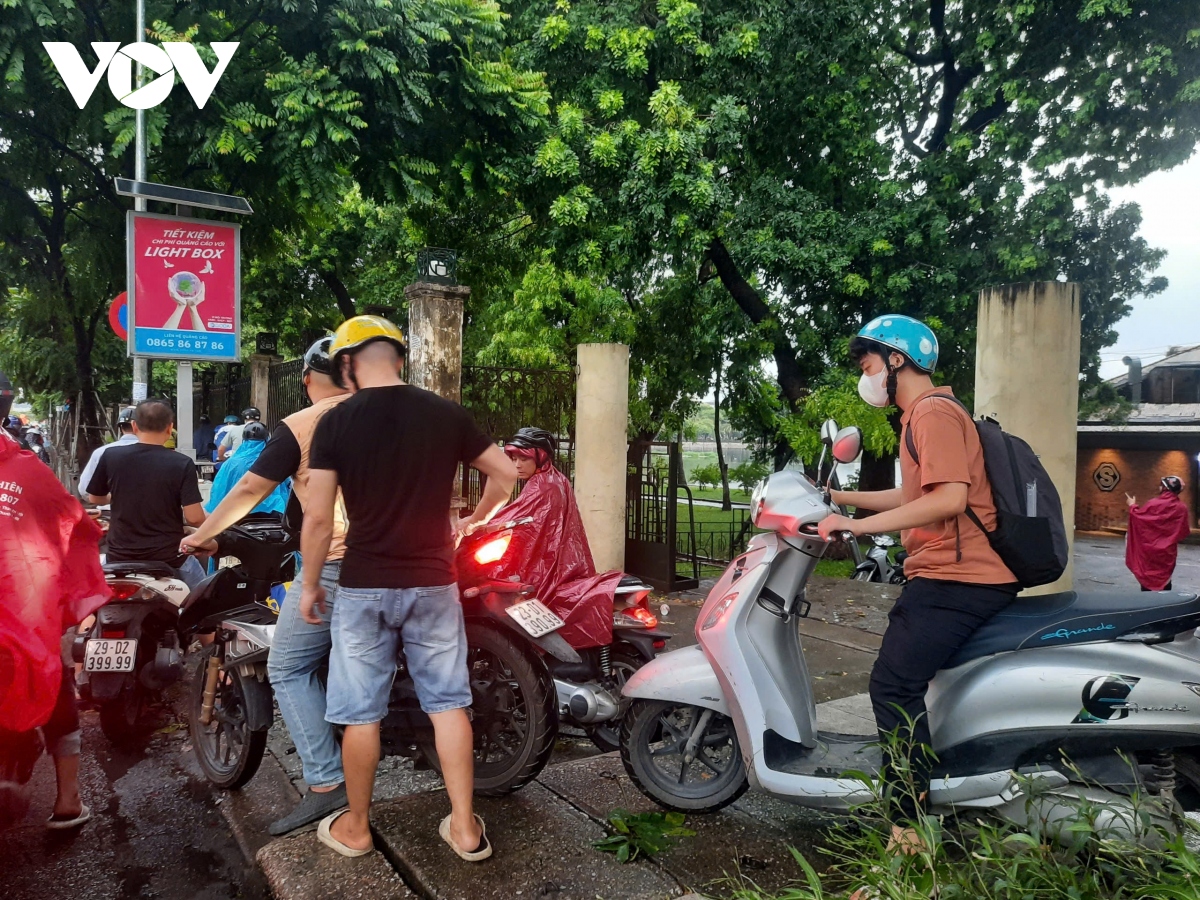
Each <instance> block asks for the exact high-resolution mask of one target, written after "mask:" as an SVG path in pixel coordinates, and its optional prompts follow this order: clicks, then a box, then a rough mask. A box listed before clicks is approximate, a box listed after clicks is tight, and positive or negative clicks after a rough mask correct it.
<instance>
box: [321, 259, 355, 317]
mask: <svg viewBox="0 0 1200 900" xmlns="http://www.w3.org/2000/svg"><path fill="white" fill-rule="evenodd" d="M321 280H322V281H323V282H325V286H326V287H327V288H329V290H330V291H331V292H332V293H333V299H334V300H336V301H337V307H338V312H340V313H341V314H342V316H343V318H346V319H353V318H354V317H355V316H357V315H358V311H357V310H356V309H355V308H354V298H353V297H351V296H350V291H349V290H348V289H347V288H346V285H345V284H344V283H343V282H342V279H340V278H338V276H337V273H336V272H333V271H331V270H328V269H322V270H321Z"/></svg>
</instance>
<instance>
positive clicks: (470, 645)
mask: <svg viewBox="0 0 1200 900" xmlns="http://www.w3.org/2000/svg"><path fill="white" fill-rule="evenodd" d="M467 668H468V669H469V670H470V676H471V712H472V720H471V730H472V731H473V732H474V735H475V793H476V794H479V795H481V796H484V797H502V796H504V795H505V794H511V793H512V792H513V791H515V790H518V789H519V788H522V787H524V786H525V785H526V784H528V783H529V782H531V781H533V779H534V778H536V777H537V776H538V773H540V772H541V771H542V769H543V768H544V767H545V765H546V763H547V762H549V761H550V754H551V753H553V752H554V740H555V737H556V736H557V734H558V713H557V711H556V710H555V706H554V704H555V700H556V695H555V692H554V682H553V681H552V679H551V678H550V673H549V672H547V671H546V667H545V666H544V665H542V663H541V662H540V661H539V660H537V659H533V658H530V656H528V655H527V654H525V653H524V652H523V651H522V650H521V648H520V647H519V646H518V645H517V644H516V642H515V641H513V640H512V639H511V638H510V637H508V635H505V634H501V633H500V632H498V631H496V630H495V629H494V628H489V627H487V626H484V625H477V624H474V623H470V622H469V623H467ZM420 750H421V754H422V755H423V756H424V757H425V760H426V761H427V762H428V763H429V765H430V766H431V767H432V768H433V770H434V771H435V772H437V773H438V774H441V771H442V767H441V762H440V761H439V760H438V755H437V748H436V747H435V746H434V744H433V742H431V741H429V742H427V741H422V742H421V744H420Z"/></svg>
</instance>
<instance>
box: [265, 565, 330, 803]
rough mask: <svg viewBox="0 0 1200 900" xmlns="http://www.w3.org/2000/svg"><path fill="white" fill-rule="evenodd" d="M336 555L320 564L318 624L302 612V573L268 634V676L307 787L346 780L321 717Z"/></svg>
mask: <svg viewBox="0 0 1200 900" xmlns="http://www.w3.org/2000/svg"><path fill="white" fill-rule="evenodd" d="M341 568H342V563H341V561H340V560H337V561H334V562H327V563H325V565H324V566H323V567H322V569H321V586H322V587H323V588H325V612H324V613H321V612H320V610H319V609H318V610H317V612H318V613H319V614H320V615H321V618H322V620H323V621H322V623H321V624H320V625H310V624H309V623H308V622H305V621H304V617H303V616H301V615H300V587H301V573H300V572H297V573H296V580H295V581H293V582H292V586H291V588H290V589H289V590H288V592H287V597H285V598H284V601H283V608H282V609H281V610H280V611H279V622H278V623H277V624H276V625H275V634H274V637H273V638H272V639H271V654H270V656H268V657H267V675H268V676H270V679H271V686H272V687H273V688H274V689H275V697H276V699H277V700H278V701H279V711H280V712H281V713H283V721H284V724H286V725H287V727H288V731H289V732H290V733H291V735H292V740H293V741H295V742H296V752H297V753H299V754H300V762H301V763H302V764H303V766H304V780H305V781H307V782H308V786H309V787H314V788H327V787H336V786H337V785H339V784H341V783H342V782H343V781H344V780H345V776H344V775H343V774H342V751H341V749H340V748H339V747H338V743H337V740H336V739H335V738H334V736H333V726H331V725H330V724H329V723H328V722H326V721H325V685H324V684H322V679H321V677H320V670H321V667H322V666H323V665H324V664H325V661H326V659H328V657H329V648H330V635H329V620H330V618H331V617H332V615H333V608H334V602H335V600H336V599H337V595H338V584H337V581H338V573H339V572H340V571H341Z"/></svg>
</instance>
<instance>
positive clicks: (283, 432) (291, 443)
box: [250, 422, 300, 483]
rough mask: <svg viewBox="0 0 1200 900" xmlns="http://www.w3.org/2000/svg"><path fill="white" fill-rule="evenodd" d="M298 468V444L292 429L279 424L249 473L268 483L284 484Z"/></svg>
mask: <svg viewBox="0 0 1200 900" xmlns="http://www.w3.org/2000/svg"><path fill="white" fill-rule="evenodd" d="M299 468H300V442H299V441H297V440H296V436H295V435H294V434H292V429H290V428H288V427H287V426H286V425H285V424H283V423H282V422H280V423H279V424H278V425H276V426H275V430H274V431H272V432H271V439H270V440H269V441H267V446H266V447H264V448H263V452H262V453H260V454H259V455H258V459H256V460H255V461H254V463H253V464H252V465H251V466H250V471H251V472H252V473H254V474H255V475H257V476H259V477H260V478H265V479H267V480H268V481H274V482H280V483H282V482H284V481H287V480H288V479H289V478H291V477H292V476H293V475H295V474H296V470H297V469H299Z"/></svg>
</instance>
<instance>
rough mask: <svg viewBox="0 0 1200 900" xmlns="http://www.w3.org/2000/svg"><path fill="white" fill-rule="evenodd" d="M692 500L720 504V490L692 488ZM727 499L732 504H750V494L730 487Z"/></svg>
mask: <svg viewBox="0 0 1200 900" xmlns="http://www.w3.org/2000/svg"><path fill="white" fill-rule="evenodd" d="M692 498H693V499H695V500H715V501H716V502H717V503H720V502H721V489H720V488H698V487H694V488H692ZM729 499H730V500H731V501H733V502H734V503H749V502H750V492H749V491H742V490H738V489H737V488H735V487H730V488H729Z"/></svg>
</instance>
